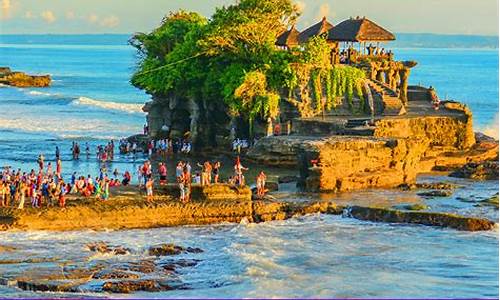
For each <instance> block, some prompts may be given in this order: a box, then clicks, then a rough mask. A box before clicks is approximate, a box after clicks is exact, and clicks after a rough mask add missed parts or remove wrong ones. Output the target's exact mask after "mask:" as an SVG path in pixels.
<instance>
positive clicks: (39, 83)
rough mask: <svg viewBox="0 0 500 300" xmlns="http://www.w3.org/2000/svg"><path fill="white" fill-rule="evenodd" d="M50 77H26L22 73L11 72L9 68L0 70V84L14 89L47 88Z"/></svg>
mask: <svg viewBox="0 0 500 300" xmlns="http://www.w3.org/2000/svg"><path fill="white" fill-rule="evenodd" d="M51 81H52V80H51V78H50V75H42V76H35V75H28V74H26V73H23V72H12V71H11V70H10V68H7V67H3V68H0V83H1V84H5V85H10V86H15V87H47V86H49V85H50V83H51Z"/></svg>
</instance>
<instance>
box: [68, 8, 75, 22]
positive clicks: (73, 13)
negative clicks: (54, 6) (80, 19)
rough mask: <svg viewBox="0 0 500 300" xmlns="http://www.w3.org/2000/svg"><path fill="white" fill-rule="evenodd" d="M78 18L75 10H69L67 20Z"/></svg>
mask: <svg viewBox="0 0 500 300" xmlns="http://www.w3.org/2000/svg"><path fill="white" fill-rule="evenodd" d="M75 18H76V15H75V12H74V11H71V10H70V11H67V12H66V19H67V20H74V19H75Z"/></svg>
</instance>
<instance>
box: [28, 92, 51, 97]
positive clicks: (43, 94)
mask: <svg viewBox="0 0 500 300" xmlns="http://www.w3.org/2000/svg"><path fill="white" fill-rule="evenodd" d="M28 94H29V95H32V96H54V94H51V93H46V92H40V91H29V92H28Z"/></svg>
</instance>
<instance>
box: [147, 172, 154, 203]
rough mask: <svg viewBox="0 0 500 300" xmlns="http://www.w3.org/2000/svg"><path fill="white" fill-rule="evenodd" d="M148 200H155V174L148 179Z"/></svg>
mask: <svg viewBox="0 0 500 300" xmlns="http://www.w3.org/2000/svg"><path fill="white" fill-rule="evenodd" d="M146 201H148V202H153V176H151V175H149V176H148V179H147V181H146Z"/></svg>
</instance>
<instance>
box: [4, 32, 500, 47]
mask: <svg viewBox="0 0 500 300" xmlns="http://www.w3.org/2000/svg"><path fill="white" fill-rule="evenodd" d="M132 34H133V33H103V34H51V33H46V34H38V33H34V34H28V33H24V34H11V33H9V34H0V44H10V43H12V41H9V40H11V39H13V38H16V37H17V38H22V37H28V38H33V39H38V38H42V37H53V38H55V39H58V38H64V39H63V40H60V41H57V40H56V41H54V42H57V44H75V43H76V44H79V43H78V42H81V41H80V39H81V38H82V37H92V38H95V39H96V38H97V39H98V38H99V37H101V38H103V40H102V42H103V44H105V45H116V44H117V43H119V44H122V45H127V41H128V39H129V37H130V36H131V35H132ZM110 37H111V38H112V39H111V40H109V38H110ZM4 38H5V39H7V41H6V40H5V39H4ZM71 38H74V40H72V39H71ZM115 38H116V39H115ZM498 41H499V37H498V36H494V35H464V34H435V33H396V41H395V42H391V43H390V45H391V48H393V49H398V48H399V49H412V48H414V49H490V50H496V49H498ZM39 42H42V41H26V43H27V44H38V43H39ZM43 42H45V43H46V42H47V41H43Z"/></svg>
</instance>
